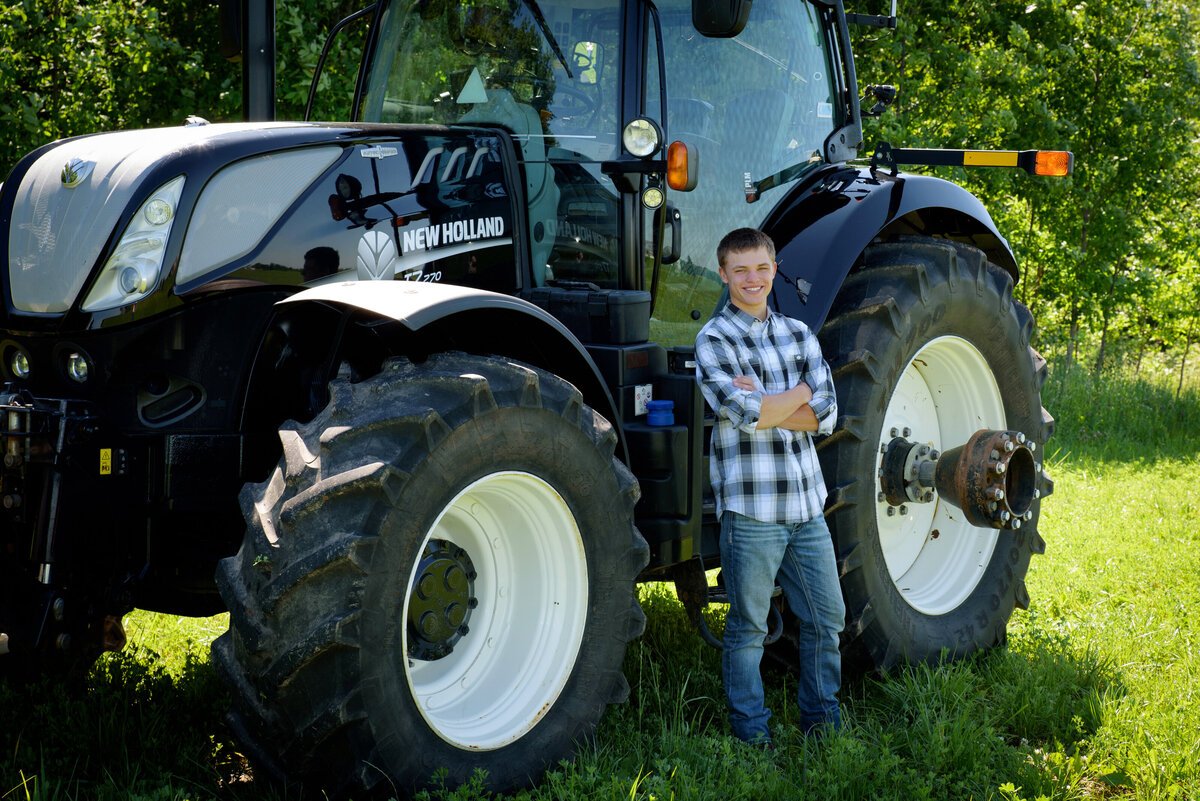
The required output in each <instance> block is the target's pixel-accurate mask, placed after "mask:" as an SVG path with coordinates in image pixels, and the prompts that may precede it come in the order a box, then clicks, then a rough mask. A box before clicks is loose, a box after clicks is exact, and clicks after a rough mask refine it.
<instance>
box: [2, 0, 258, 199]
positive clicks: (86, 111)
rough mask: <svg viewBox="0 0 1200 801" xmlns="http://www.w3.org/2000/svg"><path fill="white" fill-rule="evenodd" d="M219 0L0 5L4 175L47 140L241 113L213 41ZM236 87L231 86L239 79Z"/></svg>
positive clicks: (27, 0) (60, 0)
mask: <svg viewBox="0 0 1200 801" xmlns="http://www.w3.org/2000/svg"><path fill="white" fill-rule="evenodd" d="M216 8H217V6H216V2H215V0H214V1H213V2H210V3H206V4H196V3H190V2H184V1H183V0H144V1H143V0H123V1H122V2H113V3H90V2H86V1H85V0H51V1H50V2H34V0H23V1H22V2H11V1H10V2H7V3H5V4H4V5H3V6H0V54H2V59H3V64H4V68H3V70H0V116H3V118H4V120H5V125H4V127H3V130H0V175H7V174H8V171H9V170H10V169H11V168H12V167H13V166H14V165H15V164H16V162H17V160H18V159H20V157H21V156H23V155H24V154H25V153H27V152H29V151H31V150H33V149H34V148H36V147H40V146H41V145H43V144H46V143H47V142H50V141H53V140H55V139H59V138H62V137H65V136H75V135H78V134H83V133H92V132H95V131H102V130H115V129H122V128H144V127H152V126H159V125H177V124H180V123H182V122H183V120H184V119H185V118H186V117H187V116H188V115H189V114H197V115H200V116H203V117H206V118H209V119H214V120H216V119H227V118H230V117H236V116H237V115H238V114H239V113H240V78H239V75H238V73H237V71H236V69H235V68H234V67H233V66H232V65H229V64H226V63H225V62H224V61H223V60H222V59H221V58H220V55H219V53H217V47H216V30H217V27H216V25H217V17H216ZM235 86H237V87H238V88H237V93H236V95H235V94H234V87H235Z"/></svg>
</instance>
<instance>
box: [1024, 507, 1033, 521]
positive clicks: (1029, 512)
mask: <svg viewBox="0 0 1200 801" xmlns="http://www.w3.org/2000/svg"><path fill="white" fill-rule="evenodd" d="M1021 517H1023V518H1024V519H1025V520H1027V521H1028V520H1032V519H1033V510H1032V509H1026V510H1025V514H1023V515H1021Z"/></svg>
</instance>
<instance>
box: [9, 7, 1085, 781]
mask: <svg viewBox="0 0 1200 801" xmlns="http://www.w3.org/2000/svg"><path fill="white" fill-rule="evenodd" d="M227 8H228V9H232V11H231V13H230V17H229V19H230V20H231V22H232V25H233V28H234V29H235V30H236V31H237V33H236V35H234V37H233V47H232V48H231V52H232V53H233V54H235V55H236V54H240V55H241V56H243V58H244V62H245V63H246V64H247V65H248V66H250V67H253V65H254V64H258V65H259V67H260V68H262V70H265V73H266V74H267V77H266V78H265V79H264V78H263V77H262V75H261V74H256V73H254V71H253V69H250V70H249V71H248V73H247V75H248V78H247V87H248V90H247V91H248V95H247V97H248V98H249V99H250V102H249V103H248V105H250V106H251V116H252V117H255V116H257V117H259V118H260V119H259V120H258V121H255V122H245V123H233V124H211V125H210V124H207V123H205V122H204V121H203V120H201V119H191V120H189V122H188V124H186V125H182V126H180V127H176V128H167V129H159V130H141V131H124V132H115V133H103V134H96V135H91V136H81V137H78V138H71V139H66V140H62V141H56V142H52V143H50V144H47V145H45V146H44V147H41V148H39V149H38V150H36V151H34V152H32V153H30V154H29V155H28V156H26V157H25V158H23V159H22V160H21V161H20V162H19V163H18V164H17V165H16V167H15V168H14V169H13V170H12V172H11V173H10V174H9V175H8V176H7V178H6V179H5V180H4V183H3V186H2V187H0V260H2V265H0V295H2V297H3V305H2V307H0V315H2V318H0V382H2V384H3V389H2V393H0V423H2V426H0V451H2V452H3V463H2V465H0V543H2V546H3V547H2V549H0V672H2V673H3V674H4V675H5V676H7V677H8V679H9V680H11V681H22V680H29V679H31V678H39V677H43V676H47V675H49V676H55V677H63V678H66V677H69V676H70V675H72V674H74V675H79V672H80V671H83V670H86V668H87V667H88V666H89V665H90V664H91V663H92V662H93V661H94V660H95V658H96V657H97V656H98V655H99V654H100V653H101V652H102V651H103V650H113V649H117V648H120V647H121V645H122V644H123V642H124V631H123V627H122V623H121V621H122V616H123V615H125V614H126V613H127V612H129V611H130V610H132V609H134V608H141V609H148V610H158V611H163V612H169V613H172V614H183V615H210V614H215V613H217V612H220V611H222V610H228V611H229V620H230V625H229V631H228V632H227V633H226V634H224V635H222V636H221V637H220V638H219V639H218V640H217V641H216V642H215V643H214V645H213V658H214V661H215V663H216V665H217V666H218V669H219V671H220V673H221V674H222V675H223V676H224V677H225V678H226V679H227V680H228V682H229V686H230V687H231V688H232V691H233V694H234V696H235V700H236V706H235V708H234V710H233V711H232V712H231V714H230V716H229V722H230V725H231V727H232V728H233V730H234V731H235V733H236V734H237V736H238V737H239V738H240V740H241V741H242V743H243V744H244V747H245V749H246V752H247V753H248V754H251V755H252V756H253V757H254V759H255V762H256V764H257V765H258V766H259V767H260V768H261V769H262V770H264V771H267V772H272V773H274V774H276V775H278V776H279V777H281V778H283V779H284V780H285V781H289V782H301V783H307V784H310V785H314V786H320V787H322V788H325V789H326V790H327V791H328V792H330V793H333V794H337V793H341V794H357V795H358V796H359V797H361V796H362V794H370V793H372V792H374V791H386V792H394V791H395V790H394V788H400V789H401V790H402V791H411V790H413V789H414V788H418V787H420V786H421V785H422V784H423V783H426V782H428V781H430V780H431V779H432V778H433V777H434V775H435V773H436V772H437V771H439V770H444V771H445V772H446V773H445V777H446V781H449V782H459V781H464V780H466V779H467V778H469V777H471V776H472V775H473V773H474V772H475V771H476V770H477V769H483V770H485V771H486V773H487V777H488V781H489V783H490V784H491V786H493V787H497V788H505V787H512V786H516V785H522V784H527V783H529V782H531V781H536V779H537V777H538V776H539V775H541V773H542V772H543V771H544V770H545V769H546V767H547V766H550V765H554V764H556V763H558V762H559V761H560V760H562V759H564V758H569V757H570V756H571V755H572V754H573V753H574V751H575V749H576V748H577V747H578V744H579V743H581V742H584V741H586V740H587V739H588V738H589V737H590V736H591V735H592V733H593V732H594V730H595V727H596V725H597V722H598V721H599V719H600V717H601V715H602V714H603V712H604V710H605V707H606V705H608V704H611V703H617V702H620V701H622V700H624V699H625V697H626V696H627V694H628V692H629V687H628V684H627V682H626V680H625V678H624V677H623V675H622V672H621V666H622V658H623V655H624V653H625V649H626V645H627V643H628V642H629V641H630V640H631V639H632V638H634V637H637V636H638V634H639V633H640V632H641V630H642V628H643V625H644V618H643V615H642V612H641V610H640V608H639V606H638V601H637V583H638V582H640V581H674V582H676V584H677V586H678V588H679V594H680V597H681V598H682V599H683V600H684V601H685V603H686V604H687V607H688V610H689V612H690V613H691V614H692V615H693V617H694V618H695V619H697V620H702V618H701V617H700V610H702V609H703V607H704V606H705V605H706V604H708V603H709V602H712V601H719V600H720V588H719V586H711V587H710V586H709V581H708V580H707V578H706V576H707V575H709V574H710V572H711V571H713V570H714V569H715V568H718V567H719V565H720V555H719V551H718V548H717V537H716V533H717V521H716V519H715V516H714V513H713V509H714V507H713V503H712V497H711V491H710V489H709V487H708V480H707V476H708V471H707V466H706V460H707V457H706V451H707V447H708V438H709V433H708V432H709V430H710V428H711V414H710V413H709V412H707V411H706V409H705V407H704V402H703V400H702V399H701V396H700V394H699V391H698V388H697V385H696V380H695V366H694V361H693V355H692V345H693V342H694V338H695V335H696V333H697V331H698V330H699V328H700V327H701V326H702V325H703V324H704V322H705V321H706V320H707V319H708V318H709V317H710V316H711V315H712V313H713V312H714V310H715V309H716V308H717V307H718V304H719V303H720V302H721V301H722V284H721V282H720V280H719V278H718V275H717V270H716V264H715V246H716V243H717V240H718V239H719V237H720V236H721V235H722V234H723V233H724V232H726V231H728V230H730V229H732V228H735V227H740V226H744V225H750V226H755V227H759V228H762V229H763V230H765V231H767V232H768V233H769V234H770V235H771V236H772V237H773V238H774V240H775V242H776V243H777V245H778V253H779V255H778V261H779V275H778V281H777V282H776V285H775V290H774V293H773V303H774V304H775V307H776V308H777V309H778V310H779V311H781V312H783V313H785V314H788V315H791V316H793V317H796V318H799V319H801V320H804V321H805V322H806V323H808V325H809V326H811V327H813V328H814V329H818V328H819V329H820V337H821V342H822V346H823V348H824V352H825V354H826V355H827V357H828V360H829V361H830V363H831V365H832V367H833V369H834V381H835V384H836V387H837V393H838V406H839V416H838V421H837V425H836V429H835V431H834V433H833V434H832V435H831V436H828V437H826V438H824V439H822V440H821V441H820V442H819V444H818V447H819V450H820V458H821V461H822V467H823V470H824V474H825V477H826V480H827V482H828V485H829V489H830V498H829V502H828V506H827V509H826V511H825V514H826V516H827V518H828V521H829V523H830V528H831V530H832V532H833V537H834V540H835V547H836V553H837V558H838V569H839V572H840V576H841V582H842V587H843V590H844V595H845V599H846V602H847V608H848V610H849V614H848V624H847V627H846V630H845V633H844V635H843V637H844V651H845V654H846V658H847V659H848V660H849V661H851V662H853V663H856V664H859V665H861V666H864V667H866V668H875V669H888V668H892V667H894V666H898V665H900V664H903V663H914V662H921V661H923V660H933V659H938V658H940V657H941V655H943V654H944V653H949V654H951V655H963V654H968V653H971V652H974V651H976V650H979V649H984V648H988V647H991V646H993V645H995V644H997V643H1000V642H1003V640H1004V637H1005V627H1006V623H1007V621H1008V619H1009V617H1010V615H1011V613H1012V610H1013V608H1014V607H1016V606H1026V605H1027V604H1028V602H1029V598H1028V595H1027V593H1026V589H1025V585H1024V581H1023V579H1024V576H1025V574H1026V571H1027V568H1028V565H1029V560H1030V557H1031V555H1033V554H1036V553H1040V552H1041V551H1042V550H1043V549H1044V542H1043V540H1042V537H1041V536H1039V534H1038V512H1039V507H1040V503H1041V499H1042V498H1043V497H1044V496H1045V495H1046V494H1047V493H1048V492H1049V491H1050V490H1051V488H1052V483H1051V482H1050V480H1049V479H1048V478H1047V477H1046V475H1045V473H1044V471H1043V470H1042V467H1041V449H1040V448H1041V446H1042V445H1043V444H1044V442H1045V440H1046V438H1047V437H1048V436H1049V434H1050V432H1051V428H1052V420H1051V418H1050V417H1049V415H1047V414H1046V412H1045V411H1044V410H1043V409H1042V406H1041V403H1040V400H1039V387H1040V385H1041V383H1042V381H1043V379H1044V377H1045V369H1046V368H1045V363H1044V361H1043V360H1041V359H1040V358H1039V357H1038V355H1037V354H1036V353H1035V352H1034V351H1033V350H1031V348H1030V336H1031V333H1032V330H1033V320H1032V318H1031V316H1030V314H1029V312H1028V310H1027V309H1026V308H1025V307H1023V306H1022V305H1021V304H1020V303H1018V302H1016V301H1014V299H1013V295H1012V292H1013V285H1014V283H1015V282H1016V281H1017V280H1018V278H1019V272H1018V267H1017V264H1016V262H1015V260H1014V257H1013V254H1012V252H1011V250H1010V248H1009V246H1008V244H1007V243H1006V241H1005V239H1004V237H1003V236H1002V234H1001V233H1000V232H999V231H998V230H997V229H996V226H995V225H994V223H993V221H992V219H991V218H990V217H989V215H988V212H987V211H986V210H985V208H984V207H983V205H982V204H981V203H980V202H979V200H977V199H976V198H975V197H973V196H972V195H971V194H969V193H968V192H966V191H965V190H963V189H962V188H960V187H959V186H957V185H955V184H953V183H950V182H947V181H945V180H941V179H938V178H934V177H929V176H926V175H919V174H908V173H904V172H901V171H900V170H899V167H900V166H902V165H905V164H939V163H952V164H972V163H981V164H985V165H986V164H990V165H996V166H1003V165H1009V166H1022V167H1026V169H1028V170H1029V171H1030V172H1038V173H1055V172H1057V173H1058V174H1063V173H1065V172H1068V171H1069V170H1070V167H1071V157H1070V154H1064V153H1058V154H1054V153H1044V152H1037V151H1025V152H1021V153H1015V152H1003V153H980V152H973V151H968V152H963V151H924V150H904V149H901V148H890V147H886V146H880V147H879V148H877V149H876V151H875V155H874V157H873V158H872V159H871V161H870V162H869V163H867V161H866V160H865V159H860V155H861V154H860V147H861V141H862V116H863V112H862V110H861V108H860V99H859V97H860V90H859V87H858V85H857V81H856V77H855V71H854V63H853V60H852V57H851V52H850V38H849V25H850V24H852V23H854V22H858V23H863V22H866V23H868V24H879V23H883V24H886V23H887V22H888V21H889V20H888V18H883V19H879V18H869V17H856V16H854V15H847V14H846V12H845V10H844V9H843V6H842V1H841V0H755V2H753V3H751V2H749V0H659V1H658V2H654V3H651V2H648V0H471V2H450V0H414V2H389V1H387V0H382V1H381V2H378V3H375V4H373V5H370V6H368V7H366V8H364V9H363V10H362V11H361V12H359V13H358V14H355V15H354V16H353V17H352V18H351V19H349V20H347V21H346V24H345V25H344V26H339V28H338V30H337V31H335V33H334V35H333V38H332V39H331V42H330V48H337V47H339V41H340V40H339V39H338V37H339V36H342V35H348V34H347V33H346V32H347V31H353V32H356V35H358V36H360V37H361V41H362V42H364V43H365V44H364V45H363V47H362V53H363V57H362V62H361V67H360V69H359V73H358V76H357V81H356V85H355V89H354V93H353V97H352V98H346V100H347V101H348V102H349V103H350V108H351V110H352V111H351V114H350V115H349V116H350V119H349V120H347V121H344V122H324V123H315V122H282V121H273V120H271V119H269V117H270V116H271V114H270V108H271V103H270V94H269V91H270V86H271V82H272V80H273V79H272V78H271V77H270V65H271V64H273V50H272V42H273V37H272V36H271V32H270V31H271V29H270V25H271V19H272V17H271V10H270V6H269V4H268V3H264V2H262V0H248V4H247V6H246V7H244V8H241V7H239V6H237V5H236V4H230V5H229V6H228V7H227ZM263 65H266V66H263ZM314 86H315V83H314ZM263 87H266V88H265V89H264V88H263ZM888 94H889V90H888V89H887V88H877V87H873V88H872V89H871V93H870V97H884V96H886V95H888ZM264 98H265V99H264ZM255 103H257V104H258V106H257V109H258V110H257V112H256V111H255V110H254V109H255V105H254V104H255ZM264 109H265V111H264ZM1028 180H1040V179H1028ZM789 618H790V615H789V614H788V613H787V611H786V609H784V610H783V612H782V614H781V615H779V616H778V619H777V621H776V622H775V623H774V624H773V626H775V628H776V629H778V632H777V633H778V634H779V635H780V636H781V637H782V642H781V643H780V644H779V645H777V646H776V647H775V649H774V650H775V652H776V654H777V655H778V656H780V658H782V659H783V660H784V661H787V659H788V650H789V649H788V648H787V647H786V641H787V637H788V631H789V628H790V624H789ZM709 636H710V638H711V639H713V640H714V641H715V642H717V643H718V644H719V641H718V640H716V638H715V637H712V635H709ZM793 658H794V657H793Z"/></svg>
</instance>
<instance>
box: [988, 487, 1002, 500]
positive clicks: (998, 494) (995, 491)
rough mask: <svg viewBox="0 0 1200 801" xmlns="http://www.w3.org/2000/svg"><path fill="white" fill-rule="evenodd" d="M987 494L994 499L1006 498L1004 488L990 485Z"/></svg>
mask: <svg viewBox="0 0 1200 801" xmlns="http://www.w3.org/2000/svg"><path fill="white" fill-rule="evenodd" d="M986 494H987V496H988V497H989V498H991V499H992V500H993V501H1002V500H1004V490H1002V489H1000V488H999V487H989V488H988V491H987V493H986Z"/></svg>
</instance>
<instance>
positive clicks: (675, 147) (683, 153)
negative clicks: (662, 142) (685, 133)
mask: <svg viewBox="0 0 1200 801" xmlns="http://www.w3.org/2000/svg"><path fill="white" fill-rule="evenodd" d="M699 162H700V159H699V154H698V153H697V152H696V149H695V148H694V147H692V146H691V145H689V144H687V143H686V142H683V141H676V142H672V143H671V145H670V146H669V147H668V148H667V186H669V187H671V188H672V189H675V190H678V191H680V192H690V191H692V190H693V189H695V188H696V173H697V167H699Z"/></svg>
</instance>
